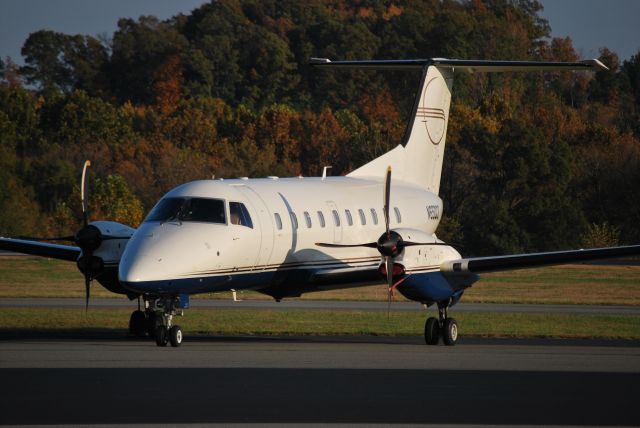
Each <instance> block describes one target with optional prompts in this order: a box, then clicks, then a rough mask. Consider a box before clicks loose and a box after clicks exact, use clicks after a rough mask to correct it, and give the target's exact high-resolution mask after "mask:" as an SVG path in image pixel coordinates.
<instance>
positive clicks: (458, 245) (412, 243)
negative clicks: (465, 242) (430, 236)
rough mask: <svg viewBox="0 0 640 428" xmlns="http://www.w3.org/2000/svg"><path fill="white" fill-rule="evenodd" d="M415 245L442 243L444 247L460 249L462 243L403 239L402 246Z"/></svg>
mask: <svg viewBox="0 0 640 428" xmlns="http://www.w3.org/2000/svg"><path fill="white" fill-rule="evenodd" d="M416 245H434V246H436V245H442V246H444V247H453V248H455V249H457V250H461V249H462V245H461V244H457V243H454V242H412V241H403V242H402V246H403V247H413V246H416Z"/></svg>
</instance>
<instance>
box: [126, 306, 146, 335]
mask: <svg viewBox="0 0 640 428" xmlns="http://www.w3.org/2000/svg"><path fill="white" fill-rule="evenodd" d="M129 332H130V333H131V334H133V335H135V336H137V337H144V336H145V335H146V334H147V318H146V317H145V315H144V312H142V311H139V310H138V311H133V313H132V314H131V318H129Z"/></svg>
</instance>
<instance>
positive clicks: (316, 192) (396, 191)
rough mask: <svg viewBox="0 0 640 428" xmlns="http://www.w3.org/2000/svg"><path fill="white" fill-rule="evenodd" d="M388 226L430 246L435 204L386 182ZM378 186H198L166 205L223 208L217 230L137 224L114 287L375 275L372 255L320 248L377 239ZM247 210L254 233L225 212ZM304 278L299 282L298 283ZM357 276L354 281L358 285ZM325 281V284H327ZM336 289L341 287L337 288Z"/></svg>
mask: <svg viewBox="0 0 640 428" xmlns="http://www.w3.org/2000/svg"><path fill="white" fill-rule="evenodd" d="M391 194H392V195H393V196H392V198H391V201H390V227H391V228H392V229H395V230H401V229H402V230H405V233H403V235H404V237H405V239H412V240H415V241H420V242H436V238H435V235H434V231H435V229H436V227H437V225H438V223H439V220H440V216H441V211H442V201H441V200H440V198H438V197H437V196H436V195H434V194H433V193H430V192H428V191H426V190H422V189H420V188H418V187H417V186H413V185H407V184H404V183H395V182H393V183H392V193H391ZM382 195H383V183H382V181H381V180H375V179H360V178H350V177H327V178H325V179H322V178H315V177H314V178H285V179H278V178H265V179H251V180H248V179H236V180H203V181H195V182H191V183H187V184H184V185H182V186H179V187H177V188H175V189H173V190H172V191H170V192H169V193H167V194H166V195H165V196H164V198H163V199H165V198H210V199H219V200H223V201H224V207H225V208H224V209H225V219H224V222H223V223H207V222H195V221H177V220H169V221H164V222H161V221H145V222H144V223H143V224H142V225H141V226H140V228H139V229H138V230H137V231H136V233H135V234H134V236H133V237H132V238H131V240H130V241H129V243H128V245H127V248H126V249H125V252H124V254H123V257H122V259H121V262H120V269H119V278H120V281H121V282H122V283H123V284H124V285H125V287H127V288H129V289H131V290H133V291H136V292H141V291H142V292H153V291H154V290H159V291H163V292H186V293H195V292H208V291H222V290H228V289H232V288H233V289H242V288H254V289H255V288H258V289H259V288H266V287H269V286H282V287H285V286H287V284H286V283H287V282H291V281H304V280H308V278H309V275H310V274H313V273H314V272H318V271H331V270H332V269H333V270H340V269H352V270H353V269H358V268H363V269H366V268H368V269H369V271H370V270H371V267H372V266H375V267H377V266H378V265H379V263H380V254H379V253H378V251H377V250H376V249H375V248H363V247H355V248H323V247H319V246H317V245H316V243H318V242H322V243H340V244H357V243H367V242H374V241H376V240H377V239H378V237H379V236H380V235H381V234H382V233H383V232H384V231H385V226H384V212H383V198H382ZM232 202H239V203H242V204H244V206H245V207H246V209H247V210H248V212H249V214H250V217H251V222H252V225H251V227H248V226H246V225H240V224H233V223H234V221H233V219H232V218H231V217H232V216H231V214H230V212H229V204H230V203H232ZM455 258H459V254H458V253H457V252H456V251H455V250H454V249H452V248H450V247H446V246H438V247H421V248H420V247H411V248H407V249H406V250H405V254H403V255H402V257H400V258H398V259H396V261H399V262H402V263H403V264H405V266H406V268H407V270H409V269H411V268H412V267H427V266H429V267H437V266H439V265H440V263H442V261H444V260H448V259H455ZM300 272H305V275H302V276H300V275H297V274H298V273H300ZM361 279H362V278H359V277H358V276H357V275H356V276H354V277H353V281H357V280H361ZM329 282H330V281H329ZM342 282H344V279H342Z"/></svg>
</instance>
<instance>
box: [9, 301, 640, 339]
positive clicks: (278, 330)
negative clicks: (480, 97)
mask: <svg viewBox="0 0 640 428" xmlns="http://www.w3.org/2000/svg"><path fill="white" fill-rule="evenodd" d="M129 315H130V312H129V311H128V310H119V309H118V310H114V309H92V310H90V311H89V312H88V313H86V314H85V312H84V309H42V308H37V309H34V308H26V309H25V308H4V309H2V310H1V311H0V325H1V326H2V328H1V329H0V333H2V334H4V335H7V334H10V335H12V336H16V335H17V336H19V335H20V334H21V333H25V334H26V333H33V332H45V333H46V332H51V333H54V332H56V331H59V332H83V331H87V332H90V331H114V332H116V331H122V332H123V333H124V332H126V330H127V327H128V321H129ZM426 316H427V314H426V313H413V312H392V313H391V314H390V316H389V318H388V319H387V314H386V313H383V312H365V311H272V310H239V309H234V310H218V311H211V310H198V309H192V310H189V311H188V312H187V314H186V316H185V317H184V318H182V317H177V318H176V319H175V320H176V321H175V322H176V323H177V324H180V325H181V326H182V328H183V330H184V331H185V333H186V334H187V335H197V334H200V335H380V336H421V335H422V334H423V328H424V322H425V318H426ZM455 317H456V319H457V320H458V323H459V326H460V334H461V335H465V336H477V337H511V338H590V339H591V338H593V339H626V340H638V339H640V317H637V316H628V315H585V314H539V313H535V314H523V313H499V314H498V313H495V314H492V313H484V312H483V313H480V312H477V313H474V312H465V313H460V314H456V315H455Z"/></svg>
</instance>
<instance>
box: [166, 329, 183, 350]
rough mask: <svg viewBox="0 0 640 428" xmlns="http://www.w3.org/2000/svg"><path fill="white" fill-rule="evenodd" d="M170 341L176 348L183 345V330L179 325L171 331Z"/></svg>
mask: <svg viewBox="0 0 640 428" xmlns="http://www.w3.org/2000/svg"><path fill="white" fill-rule="evenodd" d="M169 341H170V342H171V346H173V347H174V348H177V347H178V346H180V345H181V344H182V330H181V329H180V326H179V325H174V326H173V327H171V330H169Z"/></svg>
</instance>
